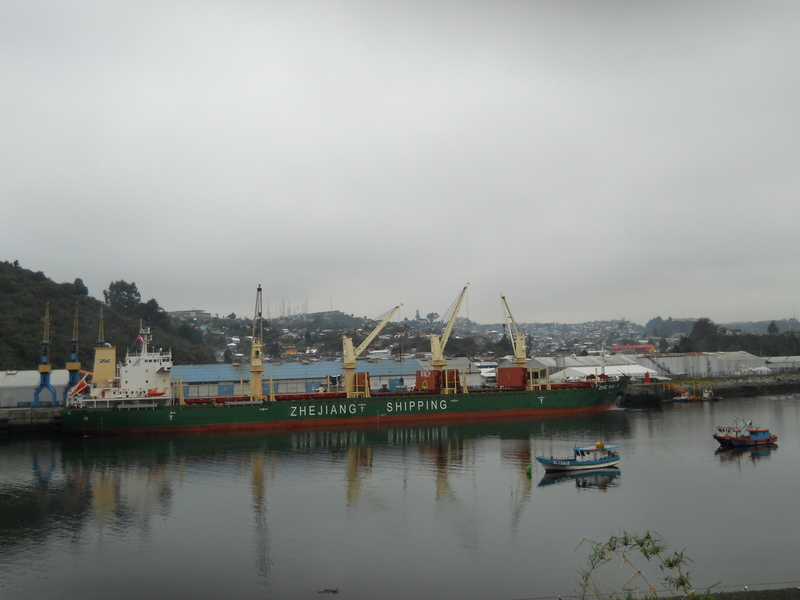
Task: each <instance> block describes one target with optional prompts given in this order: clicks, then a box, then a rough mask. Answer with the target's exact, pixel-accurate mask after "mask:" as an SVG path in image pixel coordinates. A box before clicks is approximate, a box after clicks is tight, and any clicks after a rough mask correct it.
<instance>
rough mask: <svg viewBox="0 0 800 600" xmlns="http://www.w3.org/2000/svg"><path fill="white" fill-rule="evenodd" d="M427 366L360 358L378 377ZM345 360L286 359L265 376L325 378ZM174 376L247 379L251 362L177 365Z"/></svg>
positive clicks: (268, 366)
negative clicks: (240, 363) (287, 360)
mask: <svg viewBox="0 0 800 600" xmlns="http://www.w3.org/2000/svg"><path fill="white" fill-rule="evenodd" d="M422 368H423V367H422V366H421V364H420V361H418V360H417V359H415V358H406V359H403V360H401V361H395V360H376V361H369V362H368V361H358V362H357V363H356V372H358V373H363V372H368V373H369V374H370V375H372V376H374V377H393V376H397V377H401V376H408V375H409V374H413V373H416V372H417V371H419V370H420V369H422ZM342 372H343V369H342V362H341V361H339V360H319V361H309V362H308V363H301V362H286V363H281V364H272V363H265V364H264V375H263V376H264V378H267V377H272V378H273V379H276V380H284V379H310V380H317V379H318V380H324V379H325V378H326V377H327V376H328V375H341V374H342ZM172 378H173V379H180V380H182V381H183V382H184V383H201V382H202V383H216V382H221V381H241V380H244V381H247V380H249V379H250V365H239V366H234V365H228V364H217V365H174V366H173V367H172Z"/></svg>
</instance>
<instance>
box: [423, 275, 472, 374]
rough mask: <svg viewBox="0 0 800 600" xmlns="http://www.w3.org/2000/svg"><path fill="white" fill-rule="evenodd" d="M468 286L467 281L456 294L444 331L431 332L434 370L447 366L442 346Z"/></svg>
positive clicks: (453, 323)
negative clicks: (439, 332) (437, 333)
mask: <svg viewBox="0 0 800 600" xmlns="http://www.w3.org/2000/svg"><path fill="white" fill-rule="evenodd" d="M468 287H469V283H467V285H465V286H464V289H463V290H461V294H460V295H459V296H458V299H457V300H456V302H455V308H453V313H452V314H451V315H450V320H449V321H448V323H447V327H445V329H444V333H443V334H442V335H441V336H438V335H436V334H435V333H432V334H431V335H430V338H431V366H432V367H433V368H434V370H436V371H441V370H442V368H443V367H445V366H447V361H446V360H445V359H444V347H445V346H446V345H447V340H449V339H450V333H451V332H452V331H453V325H455V323H456V317H457V316H458V311H459V309H460V308H461V303H462V302H463V301H464V296H466V295H467V288H468Z"/></svg>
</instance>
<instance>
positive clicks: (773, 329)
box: [767, 321, 778, 335]
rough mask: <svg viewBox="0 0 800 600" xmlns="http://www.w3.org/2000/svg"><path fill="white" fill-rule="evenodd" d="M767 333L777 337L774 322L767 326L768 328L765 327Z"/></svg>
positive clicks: (776, 327) (776, 328)
mask: <svg viewBox="0 0 800 600" xmlns="http://www.w3.org/2000/svg"><path fill="white" fill-rule="evenodd" d="M767 333H769V334H772V335H777V333H778V326H777V325H775V321H773V322H772V323H770V324H769V327H767Z"/></svg>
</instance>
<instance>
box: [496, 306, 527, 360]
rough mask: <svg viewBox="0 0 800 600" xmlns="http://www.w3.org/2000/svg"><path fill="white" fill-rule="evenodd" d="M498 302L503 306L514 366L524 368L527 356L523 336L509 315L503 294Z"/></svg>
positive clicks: (509, 310) (512, 316)
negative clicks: (512, 350)
mask: <svg viewBox="0 0 800 600" xmlns="http://www.w3.org/2000/svg"><path fill="white" fill-rule="evenodd" d="M500 302H501V304H502V305H503V315H504V316H505V319H506V329H507V331H508V338H509V339H510V340H511V347H512V348H513V349H514V364H515V365H517V366H518V367H524V366H526V365H527V364H528V354H527V352H525V334H524V333H522V332H521V331H520V330H519V328H518V327H517V322H516V321H515V320H514V315H512V314H511V309H510V308H508V302H507V301H506V297H505V295H504V294H500Z"/></svg>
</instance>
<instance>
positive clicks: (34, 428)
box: [0, 406, 62, 437]
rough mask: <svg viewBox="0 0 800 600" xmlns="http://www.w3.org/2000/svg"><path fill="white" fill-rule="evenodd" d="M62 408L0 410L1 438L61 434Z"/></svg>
mask: <svg viewBox="0 0 800 600" xmlns="http://www.w3.org/2000/svg"><path fill="white" fill-rule="evenodd" d="M61 410H62V407H61V406H53V407H41V406H40V407H36V408H34V407H13V408H0V437H2V436H7V435H34V434H35V435H41V434H48V433H61Z"/></svg>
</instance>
